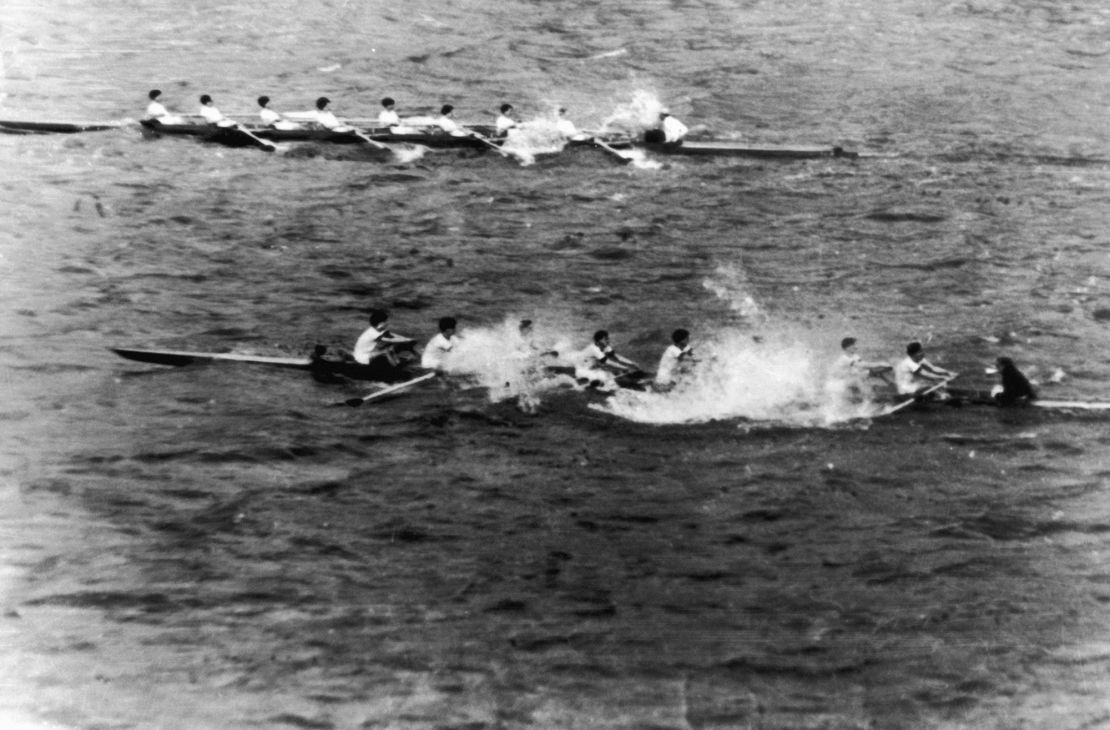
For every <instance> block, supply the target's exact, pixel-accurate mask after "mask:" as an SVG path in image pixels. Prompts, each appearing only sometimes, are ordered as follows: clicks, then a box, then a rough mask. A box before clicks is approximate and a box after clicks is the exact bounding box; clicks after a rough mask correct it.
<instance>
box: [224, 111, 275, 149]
mask: <svg viewBox="0 0 1110 730" xmlns="http://www.w3.org/2000/svg"><path fill="white" fill-rule="evenodd" d="M228 121H229V122H230V121H232V120H230V119H228ZM225 129H234V130H235V131H236V132H239V133H240V134H244V135H246V136H247V137H250V138H251V139H253V140H254V141H255V142H257V143H258V146H259V147H261V148H262V149H264V150H266V151H267V152H273V151H274V150H276V149H277V145H275V144H274V143H273V142H267V141H266V140H264V139H262V138H260V137H256V136H255V135H254V134H253V133H252V132H251V131H250V130H249V129H247V128H246V127H244V126H243V125H242V124H240V123H239V122H233V123H232V125H231V126H230V127H225Z"/></svg>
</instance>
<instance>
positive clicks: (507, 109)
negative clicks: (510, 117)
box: [501, 104, 513, 114]
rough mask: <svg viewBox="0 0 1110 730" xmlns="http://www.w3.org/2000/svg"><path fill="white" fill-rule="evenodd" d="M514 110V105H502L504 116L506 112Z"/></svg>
mask: <svg viewBox="0 0 1110 730" xmlns="http://www.w3.org/2000/svg"><path fill="white" fill-rule="evenodd" d="M512 108H513V105H512V104H502V105H501V113H502V114H504V113H505V112H507V111H510V110H511V109H512Z"/></svg>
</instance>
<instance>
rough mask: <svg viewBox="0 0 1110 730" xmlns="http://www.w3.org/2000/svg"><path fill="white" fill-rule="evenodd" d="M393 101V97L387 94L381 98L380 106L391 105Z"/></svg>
mask: <svg viewBox="0 0 1110 730" xmlns="http://www.w3.org/2000/svg"><path fill="white" fill-rule="evenodd" d="M393 103H394V102H393V99H391V98H390V97H388V96H387V97H385V98H384V99H382V106H393Z"/></svg>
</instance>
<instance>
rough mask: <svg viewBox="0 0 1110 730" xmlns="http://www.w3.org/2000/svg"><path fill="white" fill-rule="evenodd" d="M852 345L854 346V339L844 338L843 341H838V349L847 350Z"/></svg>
mask: <svg viewBox="0 0 1110 730" xmlns="http://www.w3.org/2000/svg"><path fill="white" fill-rule="evenodd" d="M854 344H856V338H855V337H845V338H844V339H843V340H841V341H840V349H842V350H847V349H848V348H849V347H851V346H852V345H854Z"/></svg>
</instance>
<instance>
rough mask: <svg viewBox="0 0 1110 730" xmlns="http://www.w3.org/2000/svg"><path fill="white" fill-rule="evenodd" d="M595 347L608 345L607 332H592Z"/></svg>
mask: <svg viewBox="0 0 1110 730" xmlns="http://www.w3.org/2000/svg"><path fill="white" fill-rule="evenodd" d="M594 344H595V345H608V344H609V330H598V331H597V332H594Z"/></svg>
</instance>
